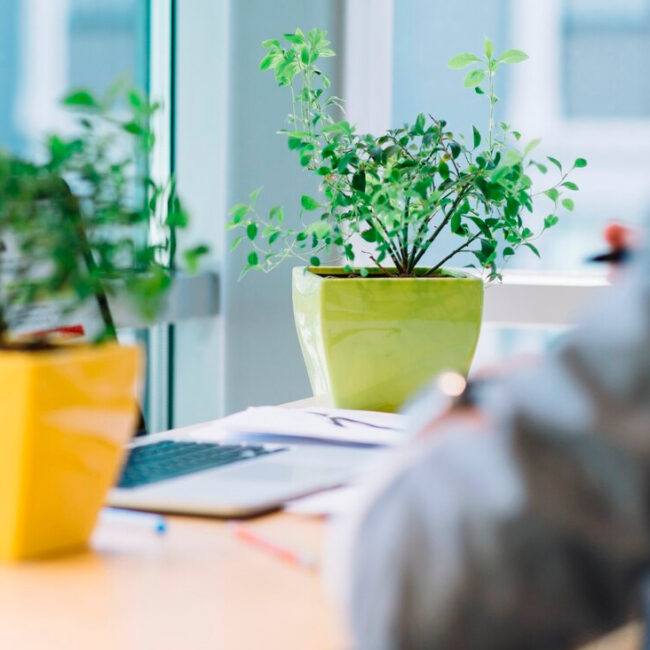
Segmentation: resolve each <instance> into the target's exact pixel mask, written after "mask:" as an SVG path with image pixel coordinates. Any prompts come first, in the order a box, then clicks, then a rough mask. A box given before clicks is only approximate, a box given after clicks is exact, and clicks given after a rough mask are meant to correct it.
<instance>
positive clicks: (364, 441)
mask: <svg viewBox="0 0 650 650" xmlns="http://www.w3.org/2000/svg"><path fill="white" fill-rule="evenodd" d="M219 424H220V427H222V428H223V429H224V430H225V431H227V432H228V433H229V434H230V436H229V437H242V438H244V437H245V439H246V440H256V441H264V442H279V443H291V442H318V443H325V444H338V445H341V444H342V445H355V446H357V445H361V446H393V445H397V444H400V443H402V442H404V441H405V440H406V438H407V436H406V433H405V431H406V418H405V416H403V415H398V414H395V413H379V412H376V411H351V410H347V409H334V408H324V407H313V408H284V407H278V406H259V407H253V408H249V409H247V410H246V411H241V412H240V413H235V414H234V415H231V416H229V417H227V418H224V419H223V420H221V421H220V422H219Z"/></svg>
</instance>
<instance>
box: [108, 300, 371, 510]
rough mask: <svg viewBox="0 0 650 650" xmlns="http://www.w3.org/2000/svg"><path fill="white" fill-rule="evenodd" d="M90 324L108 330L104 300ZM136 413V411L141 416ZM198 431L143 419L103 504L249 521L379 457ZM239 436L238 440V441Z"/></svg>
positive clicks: (352, 449) (357, 448) (365, 449)
mask: <svg viewBox="0 0 650 650" xmlns="http://www.w3.org/2000/svg"><path fill="white" fill-rule="evenodd" d="M97 303H98V304H97V307H98V310H97V311H98V313H97V314H96V317H97V318H100V319H101V323H103V324H105V325H107V326H109V329H110V330H111V331H115V327H114V323H113V317H112V314H111V310H110V306H109V302H108V299H107V296H106V295H105V294H100V295H98V297H97ZM141 413H142V412H141ZM199 428H200V429H202V431H203V433H202V434H201V435H200V436H198V434H193V433H192V431H194V430H195V429H196V427H194V428H192V427H190V428H189V429H185V431H184V432H179V431H177V432H174V431H169V432H165V433H161V434H148V435H147V431H146V424H145V421H144V418H143V417H142V414H141V415H140V422H139V424H138V427H137V429H136V431H135V433H134V437H133V440H132V442H131V444H130V445H129V446H128V451H127V455H126V459H125V463H124V466H123V469H122V472H121V475H120V478H119V479H118V482H117V485H116V486H115V487H114V488H113V489H112V490H111V491H110V492H109V495H108V505H110V506H114V507H120V508H129V509H134V510H145V511H154V512H164V513H178V514H193V515H208V516H216V517H228V518H233V517H250V516H252V515H256V514H260V513H263V512H267V511H271V510H274V509H277V508H279V507H281V506H282V505H283V504H285V503H286V502H287V501H290V500H292V499H296V498H298V497H302V496H307V495H310V494H313V493H315V492H318V491H322V490H327V489H330V488H334V487H338V486H341V485H344V484H346V483H349V482H350V481H351V480H352V479H353V478H354V477H355V476H356V475H358V474H359V473H360V472H362V471H363V470H364V468H365V467H366V466H367V465H368V463H370V462H372V461H373V460H374V459H375V458H376V456H377V455H378V454H379V453H381V446H377V445H359V444H355V445H333V444H318V443H313V442H312V443H307V444H274V443H273V442H260V441H259V434H257V435H255V436H251V440H250V441H247V440H246V436H245V435H244V436H242V435H239V436H238V439H237V442H233V441H231V442H227V441H224V440H223V439H221V438H219V439H217V437H215V439H213V440H210V439H206V436H205V433H204V430H205V427H199ZM242 438H243V439H242Z"/></svg>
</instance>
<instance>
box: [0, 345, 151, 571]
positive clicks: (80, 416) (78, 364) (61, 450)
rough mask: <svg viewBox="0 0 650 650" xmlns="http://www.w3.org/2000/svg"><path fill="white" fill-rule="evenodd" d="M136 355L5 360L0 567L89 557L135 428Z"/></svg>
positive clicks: (64, 354)
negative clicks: (69, 555) (68, 555)
mask: <svg viewBox="0 0 650 650" xmlns="http://www.w3.org/2000/svg"><path fill="white" fill-rule="evenodd" d="M139 367H140V354H139V350H138V349H137V348H135V347H122V346H120V345H118V344H117V343H109V344H105V345H101V346H98V347H90V346H79V347H77V346H70V347H62V348H58V349H56V350H50V351H43V352H22V351H6V350H5V351H0V417H1V418H2V426H1V427H0V559H1V560H15V559H21V558H32V557H39V556H44V555H49V554H53V553H59V552H63V551H68V550H73V549H76V548H79V547H83V546H84V545H85V543H86V542H87V540H88V538H89V537H90V534H91V532H92V530H93V527H94V525H95V521H96V519H97V515H98V513H99V510H100V508H101V506H102V504H103V502H104V497H105V495H106V492H107V491H108V489H109V488H110V487H111V486H112V485H113V484H114V482H115V480H116V479H117V476H118V472H119V470H120V464H121V460H122V456H123V449H124V445H125V443H126V442H127V441H128V440H129V437H130V436H131V435H132V433H133V431H134V428H135V426H136V417H137V400H136V392H137V391H136V382H137V378H138V375H139Z"/></svg>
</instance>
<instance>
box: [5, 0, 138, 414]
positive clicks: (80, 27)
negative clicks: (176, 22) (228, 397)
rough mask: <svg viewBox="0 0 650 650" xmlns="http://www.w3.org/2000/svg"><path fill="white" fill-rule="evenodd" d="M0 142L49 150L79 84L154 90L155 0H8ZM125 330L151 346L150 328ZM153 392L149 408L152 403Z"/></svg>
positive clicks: (25, 151)
mask: <svg viewBox="0 0 650 650" xmlns="http://www.w3.org/2000/svg"><path fill="white" fill-rule="evenodd" d="M2 9H3V19H2V21H0V98H2V99H1V101H2V110H0V146H2V147H4V148H5V149H8V150H10V151H11V152H13V153H15V154H18V155H23V156H28V157H29V156H36V157H39V156H40V155H42V143H43V139H44V137H45V136H46V135H47V134H48V133H50V132H52V131H65V130H66V129H68V128H70V121H69V118H68V116H67V115H66V113H65V112H64V111H63V110H62V109H61V107H60V104H59V101H60V100H61V99H62V97H63V96H64V95H65V94H66V93H67V92H69V91H70V90H71V89H73V88H78V87H84V88H88V89H90V90H92V91H93V92H94V93H97V94H98V95H99V96H101V95H102V94H103V93H104V92H105V91H106V89H107V88H108V87H109V86H110V84H111V83H112V82H113V81H115V80H116V79H117V78H119V77H121V78H123V79H125V80H126V81H128V82H130V83H131V84H134V85H136V86H138V87H139V88H141V89H143V90H146V88H147V81H148V3H147V2H145V1H143V0H2ZM120 338H123V339H125V340H129V341H133V340H136V339H137V340H139V341H141V342H142V343H143V345H144V346H145V347H147V346H148V341H149V332H148V331H147V330H139V331H132V330H129V331H121V332H120ZM148 406H149V394H148V392H147V395H146V396H145V399H144V402H143V409H144V412H145V415H147V414H148V413H147V412H148V411H149V408H148Z"/></svg>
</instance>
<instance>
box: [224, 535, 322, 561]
mask: <svg viewBox="0 0 650 650" xmlns="http://www.w3.org/2000/svg"><path fill="white" fill-rule="evenodd" d="M231 530H232V533H233V535H234V536H235V537H236V538H237V539H240V540H241V541H242V542H246V544H250V545H251V546H254V547H256V548H258V549H260V550H261V551H265V552H266V553H268V554H269V555H273V556H274V557H277V558H278V559H279V560H282V561H283V562H287V563H288V564H293V565H295V566H301V567H304V568H305V569H315V568H317V566H318V564H317V562H316V558H315V557H314V556H313V555H312V554H311V553H303V552H300V551H296V550H293V549H291V548H289V547H287V546H284V545H280V544H278V543H277V542H274V541H271V540H270V539H268V538H266V537H262V536H261V535H258V534H257V533H256V532H254V531H253V530H251V529H250V528H249V527H248V526H243V525H242V524H231Z"/></svg>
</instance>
